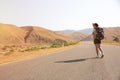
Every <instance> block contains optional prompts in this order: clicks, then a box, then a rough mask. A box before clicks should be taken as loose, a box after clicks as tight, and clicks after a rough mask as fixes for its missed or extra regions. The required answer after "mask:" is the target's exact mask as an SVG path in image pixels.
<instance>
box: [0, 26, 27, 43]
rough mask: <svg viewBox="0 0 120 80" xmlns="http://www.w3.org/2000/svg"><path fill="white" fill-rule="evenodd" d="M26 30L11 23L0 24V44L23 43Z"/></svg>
mask: <svg viewBox="0 0 120 80" xmlns="http://www.w3.org/2000/svg"><path fill="white" fill-rule="evenodd" d="M25 34H26V31H25V30H23V29H21V28H19V27H17V26H15V25H12V24H0V44H23V43H24V37H25Z"/></svg>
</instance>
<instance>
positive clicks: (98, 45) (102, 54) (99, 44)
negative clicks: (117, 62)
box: [98, 44, 104, 58]
mask: <svg viewBox="0 0 120 80" xmlns="http://www.w3.org/2000/svg"><path fill="white" fill-rule="evenodd" d="M98 48H99V50H100V52H101V54H102V56H101V58H103V57H104V54H103V50H102V49H101V46H100V44H99V45H98Z"/></svg>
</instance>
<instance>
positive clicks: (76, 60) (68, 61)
mask: <svg viewBox="0 0 120 80" xmlns="http://www.w3.org/2000/svg"><path fill="white" fill-rule="evenodd" d="M90 59H98V58H96V57H92V58H84V59H74V60H65V61H56V62H55V63H73V62H82V61H86V60H90Z"/></svg>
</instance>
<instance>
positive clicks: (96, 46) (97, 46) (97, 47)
mask: <svg viewBox="0 0 120 80" xmlns="http://www.w3.org/2000/svg"><path fill="white" fill-rule="evenodd" d="M95 48H96V53H97V57H98V56H99V53H98V52H99V50H98V49H99V45H98V44H95Z"/></svg>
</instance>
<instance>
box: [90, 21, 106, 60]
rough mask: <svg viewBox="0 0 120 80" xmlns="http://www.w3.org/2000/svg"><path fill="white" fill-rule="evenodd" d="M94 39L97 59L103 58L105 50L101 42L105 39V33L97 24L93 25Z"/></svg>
mask: <svg viewBox="0 0 120 80" xmlns="http://www.w3.org/2000/svg"><path fill="white" fill-rule="evenodd" d="M92 25H93V28H94V29H93V33H92V34H93V38H94V44H95V48H96V53H97V58H103V57H104V54H103V50H102V49H101V46H100V44H101V40H102V39H103V38H104V32H103V29H102V28H100V27H99V25H98V24H97V23H93V24H92Z"/></svg>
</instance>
